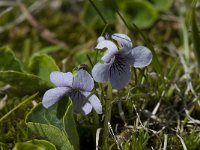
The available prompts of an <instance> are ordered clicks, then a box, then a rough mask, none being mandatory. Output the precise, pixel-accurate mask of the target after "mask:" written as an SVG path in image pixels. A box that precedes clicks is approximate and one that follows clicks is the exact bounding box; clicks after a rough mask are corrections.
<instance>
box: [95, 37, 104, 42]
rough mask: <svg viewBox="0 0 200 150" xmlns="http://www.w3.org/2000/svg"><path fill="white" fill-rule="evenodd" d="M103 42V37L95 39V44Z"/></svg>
mask: <svg viewBox="0 0 200 150" xmlns="http://www.w3.org/2000/svg"><path fill="white" fill-rule="evenodd" d="M103 40H105V38H104V37H103V36H100V37H99V38H98V39H97V43H100V42H101V41H103Z"/></svg>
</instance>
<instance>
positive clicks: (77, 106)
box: [69, 90, 90, 113]
mask: <svg viewBox="0 0 200 150" xmlns="http://www.w3.org/2000/svg"><path fill="white" fill-rule="evenodd" d="M88 93H90V92H88ZM69 96H70V98H71V99H72V103H73V108H74V111H75V112H76V113H83V110H82V108H83V106H84V105H85V104H86V103H87V98H86V96H84V95H83V94H82V93H81V92H80V91H77V90H73V91H72V92H71V93H70V94H69Z"/></svg>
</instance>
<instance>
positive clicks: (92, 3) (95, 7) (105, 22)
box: [89, 0, 108, 24]
mask: <svg viewBox="0 0 200 150" xmlns="http://www.w3.org/2000/svg"><path fill="white" fill-rule="evenodd" d="M89 1H90V4H91V5H92V6H93V7H94V9H95V10H96V11H97V13H98V14H99V16H100V17H101V19H102V20H103V22H104V24H108V23H107V21H106V19H105V18H104V17H103V15H102V13H101V12H100V11H99V9H98V8H97V6H96V5H95V4H94V2H93V1H92V0H89Z"/></svg>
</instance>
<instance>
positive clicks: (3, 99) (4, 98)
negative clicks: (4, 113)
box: [0, 95, 8, 110]
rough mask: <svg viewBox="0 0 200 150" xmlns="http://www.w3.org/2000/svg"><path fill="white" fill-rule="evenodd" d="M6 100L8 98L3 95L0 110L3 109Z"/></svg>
mask: <svg viewBox="0 0 200 150" xmlns="http://www.w3.org/2000/svg"><path fill="white" fill-rule="evenodd" d="M7 98H8V95H5V96H4V97H3V98H2V99H1V100H0V110H2V109H3V108H4V107H5V105H6V100H7Z"/></svg>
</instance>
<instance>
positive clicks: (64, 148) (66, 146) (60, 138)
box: [27, 122, 74, 150]
mask: <svg viewBox="0 0 200 150" xmlns="http://www.w3.org/2000/svg"><path fill="white" fill-rule="evenodd" d="M27 126H28V127H29V128H30V129H31V131H33V132H35V133H37V134H38V135H39V136H40V137H41V138H43V139H46V140H48V141H50V142H51V143H53V144H54V145H55V146H56V147H57V148H58V149H59V150H74V148H73V146H72V145H71V143H70V142H69V139H68V137H67V136H66V134H65V133H64V132H63V131H61V130H60V129H58V128H57V127H55V126H52V125H50V124H49V125H47V124H40V123H33V122H28V123H27Z"/></svg>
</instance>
